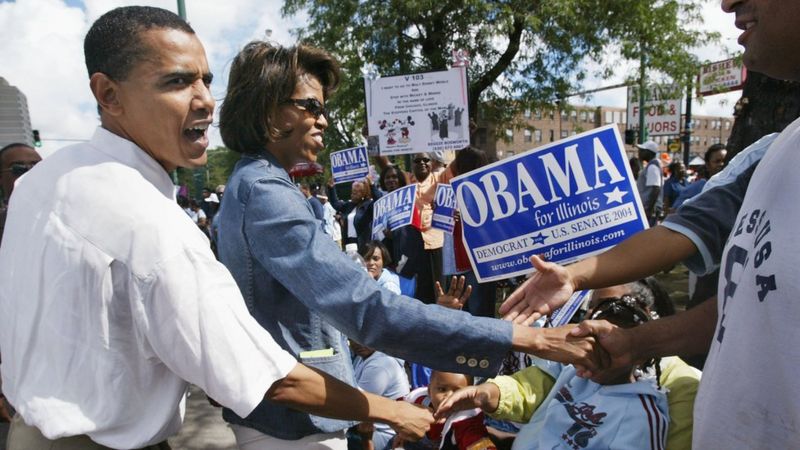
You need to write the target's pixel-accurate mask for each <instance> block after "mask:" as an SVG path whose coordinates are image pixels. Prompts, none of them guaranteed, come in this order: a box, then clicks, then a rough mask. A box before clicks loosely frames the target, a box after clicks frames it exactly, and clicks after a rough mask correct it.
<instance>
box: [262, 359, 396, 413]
mask: <svg viewBox="0 0 800 450" xmlns="http://www.w3.org/2000/svg"><path fill="white" fill-rule="evenodd" d="M265 398H266V399H267V400H269V401H272V402H276V403H282V404H285V405H288V406H291V407H293V408H295V409H299V410H302V411H305V412H308V413H311V414H314V415H319V416H326V417H332V418H335V419H345V420H356V421H359V422H382V423H389V424H395V423H397V418H396V417H395V415H394V412H395V410H394V409H393V408H392V406H393V405H394V403H395V402H394V401H392V400H389V399H386V398H383V397H379V396H376V395H371V394H367V393H364V392H361V391H359V390H358V389H356V388H354V387H352V386H350V385H348V384H346V383H344V382H342V381H340V380H338V379H336V378H333V377H332V376H330V375H328V374H326V373H325V372H322V371H321V370H318V369H315V368H312V367H308V366H305V365H303V364H297V365H296V366H295V368H294V369H292V371H291V372H289V374H288V375H287V376H286V377H285V378H282V379H280V380H278V381H276V382H275V383H273V385H272V386H270V388H269V390H268V391H267V394H266V396H265Z"/></svg>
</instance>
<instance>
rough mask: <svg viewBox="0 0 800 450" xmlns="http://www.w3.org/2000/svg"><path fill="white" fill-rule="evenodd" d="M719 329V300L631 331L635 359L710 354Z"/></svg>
mask: <svg viewBox="0 0 800 450" xmlns="http://www.w3.org/2000/svg"><path fill="white" fill-rule="evenodd" d="M716 326H717V301H716V297H714V298H710V299H708V300H706V301H705V302H703V303H701V304H700V305H698V306H697V307H696V308H692V309H690V310H688V311H685V312H682V313H678V314H676V315H674V316H669V317H665V318H663V319H659V320H653V321H651V322H647V323H646V324H643V325H640V326H638V327H634V328H631V329H629V331H630V333H631V336H632V341H633V342H635V343H636V346H635V348H636V350H635V351H636V355H635V357H634V359H635V360H639V361H641V360H647V359H650V358H659V357H663V356H672V355H680V356H692V355H697V354H701V353H706V352H708V349H709V347H711V340H712V339H713V337H714V330H715V329H716Z"/></svg>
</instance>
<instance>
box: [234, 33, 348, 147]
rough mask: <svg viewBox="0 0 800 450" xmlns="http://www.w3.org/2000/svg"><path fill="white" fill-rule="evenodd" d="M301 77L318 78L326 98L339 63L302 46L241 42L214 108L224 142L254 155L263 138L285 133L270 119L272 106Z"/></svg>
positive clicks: (273, 111)
mask: <svg viewBox="0 0 800 450" xmlns="http://www.w3.org/2000/svg"><path fill="white" fill-rule="evenodd" d="M306 76H313V77H316V78H317V79H318V80H319V82H320V84H321V85H322V93H323V96H324V98H325V99H327V98H328V96H329V95H330V94H331V92H333V91H334V90H335V89H336V87H337V86H338V85H339V76H340V75H339V63H338V62H336V60H335V59H334V58H333V56H331V55H330V54H329V53H328V52H326V51H325V50H322V49H320V48H316V47H312V46H309V45H305V44H298V45H296V46H292V47H282V46H280V45H276V44H272V43H269V42H263V41H253V42H251V43H249V44H247V45H246V46H245V47H244V48H243V49H242V51H240V52H239V54H237V55H236V57H235V58H234V59H233V62H232V63H231V73H230V77H229V78H228V91H227V93H226V94H225V100H224V101H223V103H222V107H221V108H220V114H219V116H220V118H219V129H220V134H221V135H222V140H223V142H225V145H226V146H227V147H228V148H229V149H231V150H233V151H236V152H239V153H257V152H260V151H262V150H263V149H264V148H265V147H266V144H267V143H268V142H274V141H277V140H280V139H281V138H283V137H285V136H286V135H288V132H287V130H282V129H280V128H279V127H278V123H277V122H276V120H277V115H278V109H279V107H280V106H281V105H282V104H284V103H285V102H286V101H287V100H289V98H291V96H292V93H294V90H295V88H296V87H297V84H298V83H299V82H300V81H301V80H302V79H303V77H306ZM289 132H290V130H289Z"/></svg>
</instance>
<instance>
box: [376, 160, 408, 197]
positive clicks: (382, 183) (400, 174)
mask: <svg viewBox="0 0 800 450" xmlns="http://www.w3.org/2000/svg"><path fill="white" fill-rule="evenodd" d="M391 172H394V173H395V174H397V181H398V183H397V184H398V187H405V185H406V174H405V173H403V171H402V170H400V168H399V167H397V166H386V167H384V168H383V170H382V171H381V179H380V180H379V181H378V184H380V186H381V189H383V190H384V191H387V192H388V191H389V189H386V175H388V174H389V173H391Z"/></svg>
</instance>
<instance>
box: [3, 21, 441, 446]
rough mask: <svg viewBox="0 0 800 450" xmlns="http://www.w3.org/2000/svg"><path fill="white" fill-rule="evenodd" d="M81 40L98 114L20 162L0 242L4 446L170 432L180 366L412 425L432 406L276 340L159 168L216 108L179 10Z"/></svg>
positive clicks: (146, 442) (182, 154)
mask: <svg viewBox="0 0 800 450" xmlns="http://www.w3.org/2000/svg"><path fill="white" fill-rule="evenodd" d="M84 47H85V49H84V50H85V54H86V64H87V68H88V71H89V76H90V87H91V90H92V93H93V94H94V96H95V99H96V101H97V104H98V110H99V112H100V122H101V127H99V128H98V129H97V131H96V132H95V134H94V136H93V137H92V139H91V140H90V141H89V142H87V143H82V144H78V145H73V146H71V147H68V148H66V149H63V150H61V151H59V152H56V153H55V154H54V155H53V156H51V157H50V158H48V159H47V160H46V161H43V162H42V163H40V164H38V165H37V166H36V167H35V168H34V169H33V170H31V171H30V172H29V173H28V174H26V175H25V176H24V177H23V178H21V179H20V181H19V183H18V185H17V188H16V190H15V192H14V195H15V199H14V201H13V202H12V204H11V205H10V209H9V212H8V220H7V223H6V230H5V233H6V239H5V240H4V242H3V244H2V247H0V268H1V269H0V351H1V352H2V355H3V360H2V367H1V369H2V380H3V387H4V390H5V394H6V395H7V397H8V398H9V400H10V401H11V403H12V404H14V405H15V406H16V408H17V415H16V416H15V417H14V420H13V421H12V427H11V432H10V437H9V449H12V450H14V449H32V448H51V449H71V448H81V449H102V448H168V445H167V444H166V439H167V438H168V437H169V436H170V435H172V434H174V433H175V432H176V431H177V430H178V428H179V427H180V424H181V421H182V418H183V411H184V400H185V393H186V389H187V386H188V384H187V382H191V383H194V384H196V385H198V386H200V387H201V388H202V389H203V390H205V391H206V392H207V393H208V394H209V395H210V396H212V397H213V398H215V399H216V400H217V401H219V402H220V403H222V404H224V405H225V406H227V407H229V408H231V409H233V410H234V411H236V413H237V414H239V415H242V416H246V415H248V414H249V413H250V412H251V411H252V410H253V408H255V407H256V405H258V404H259V402H261V401H262V400H263V399H264V397H265V396H266V397H267V398H268V399H271V400H273V401H278V402H283V403H287V404H289V405H293V406H295V407H297V408H299V409H303V410H306V411H309V412H312V413H314V414H322V415H330V416H333V417H337V418H344V419H353V420H362V421H370V420H377V421H382V422H387V423H389V424H390V425H392V426H393V427H394V428H396V429H397V430H398V431H399V432H400V433H401V434H408V435H411V436H417V437H419V436H421V435H422V433H424V431H425V430H426V429H427V425H428V424H429V423H430V422H432V417H431V416H430V413H428V412H425V411H422V410H419V409H416V408H414V409H411V408H404V407H399V406H398V405H400V402H393V401H390V400H388V399H382V398H379V397H375V396H370V395H365V394H362V393H360V392H358V391H357V390H355V389H354V388H352V387H350V386H347V385H346V384H344V383H342V382H340V381H338V380H335V379H334V378H331V377H329V376H327V375H325V374H324V373H322V372H319V371H315V370H312V369H309V368H307V367H305V366H303V365H301V364H298V363H297V362H296V360H295V359H294V358H293V357H292V356H291V355H290V354H289V353H287V352H285V351H284V350H282V349H281V347H280V346H279V345H277V344H276V343H275V341H274V340H273V339H272V337H271V336H270V335H269V334H268V333H267V332H266V331H265V330H264V329H263V328H262V327H261V326H260V325H259V324H258V323H256V321H255V319H253V318H252V317H251V316H250V314H249V313H248V311H247V308H246V306H245V304H244V301H243V299H242V297H241V293H240V292H239V290H238V288H237V286H236V283H235V282H234V280H233V278H232V277H231V276H230V274H229V272H228V271H227V270H226V269H225V268H224V266H222V265H221V264H220V263H218V262H217V261H216V259H215V258H214V256H213V254H212V253H211V251H210V249H209V243H208V240H207V238H206V237H205V236H204V235H203V233H202V232H201V231H200V230H199V229H198V228H197V227H196V226H195V224H194V223H193V222H192V221H191V219H190V218H189V217H187V216H186V214H185V213H184V212H183V211H182V210H181V208H180V207H179V206H178V205H177V204H176V202H175V194H174V188H173V186H172V183H171V181H170V177H169V172H171V171H173V170H175V169H176V168H177V167H199V166H201V165H203V164H205V162H206V152H205V150H206V147H207V145H208V138H207V134H206V130H207V128H208V126H209V125H210V124H211V121H212V117H213V110H214V99H213V98H212V96H211V93H210V92H209V84H210V82H211V74H210V73H209V70H208V64H207V61H206V56H205V51H204V49H203V46H202V45H201V43H200V41H199V40H198V39H197V37H196V36H195V34H194V31H193V30H192V29H191V28H190V27H189V25H188V24H186V22H184V21H183V20H181V19H180V18H179V17H177V16H176V15H174V14H172V13H170V12H168V11H165V10H162V9H158V8H149V7H125V8H118V9H115V10H112V11H110V12H109V13H107V14H105V15H103V16H102V17H100V18H99V19H98V20H97V22H95V23H94V25H93V26H92V28H91V29H90V30H89V33H88V34H87V36H86V40H85V42H84Z"/></svg>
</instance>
